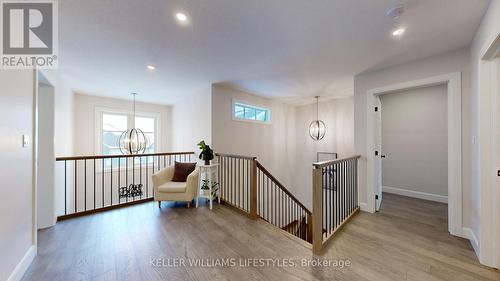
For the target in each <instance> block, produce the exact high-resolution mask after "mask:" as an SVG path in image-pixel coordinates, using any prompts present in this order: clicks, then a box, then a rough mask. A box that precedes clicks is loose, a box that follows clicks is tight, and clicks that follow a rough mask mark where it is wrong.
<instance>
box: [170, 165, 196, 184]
mask: <svg viewBox="0 0 500 281" xmlns="http://www.w3.org/2000/svg"><path fill="white" fill-rule="evenodd" d="M195 169H196V163H182V162H177V161H175V163H174V176H173V177H172V181H173V182H185V181H186V179H187V177H188V176H189V174H191V173H192V172H193V171H194V170H195Z"/></svg>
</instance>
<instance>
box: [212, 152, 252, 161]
mask: <svg viewBox="0 0 500 281" xmlns="http://www.w3.org/2000/svg"><path fill="white" fill-rule="evenodd" d="M215 156H220V157H229V158H239V159H247V160H255V159H257V157H254V156H245V155H237V154H227V153H215Z"/></svg>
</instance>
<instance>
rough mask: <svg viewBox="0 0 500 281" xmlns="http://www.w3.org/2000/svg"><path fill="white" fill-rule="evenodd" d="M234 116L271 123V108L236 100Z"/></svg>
mask: <svg viewBox="0 0 500 281" xmlns="http://www.w3.org/2000/svg"><path fill="white" fill-rule="evenodd" d="M233 118H234V119H235V120H242V121H255V122H264V123H269V122H270V121H271V110H270V109H267V108H263V107H258V106H254V105H249V104H245V103H241V102H234V103H233Z"/></svg>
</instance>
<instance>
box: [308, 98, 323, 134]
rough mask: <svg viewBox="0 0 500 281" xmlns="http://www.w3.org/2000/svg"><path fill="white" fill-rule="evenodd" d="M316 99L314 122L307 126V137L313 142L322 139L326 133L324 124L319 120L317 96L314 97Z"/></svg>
mask: <svg viewBox="0 0 500 281" xmlns="http://www.w3.org/2000/svg"><path fill="white" fill-rule="evenodd" d="M315 98H316V120H314V121H312V122H311V125H309V135H310V136H311V138H312V139H313V140H315V141H319V140H321V139H323V137H324V136H325V133H326V126H325V123H324V122H323V121H321V120H319V96H315Z"/></svg>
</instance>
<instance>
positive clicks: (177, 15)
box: [175, 12, 188, 23]
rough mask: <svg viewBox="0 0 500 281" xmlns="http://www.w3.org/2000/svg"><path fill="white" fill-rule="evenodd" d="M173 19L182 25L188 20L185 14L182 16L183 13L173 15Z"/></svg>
mask: <svg viewBox="0 0 500 281" xmlns="http://www.w3.org/2000/svg"><path fill="white" fill-rule="evenodd" d="M175 18H176V19H177V20H178V21H179V22H182V23H183V22H186V21H187V19H188V17H187V16H186V14H184V13H180V12H179V13H177V14H175Z"/></svg>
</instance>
